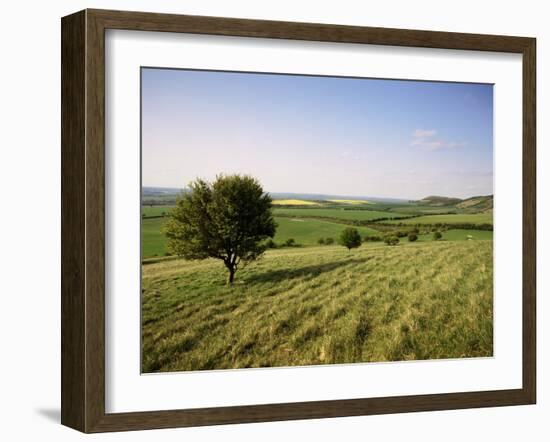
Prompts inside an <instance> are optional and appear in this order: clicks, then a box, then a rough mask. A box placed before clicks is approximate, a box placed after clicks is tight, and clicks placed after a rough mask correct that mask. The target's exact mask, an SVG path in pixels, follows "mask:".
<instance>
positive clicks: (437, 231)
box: [433, 230, 443, 241]
mask: <svg viewBox="0 0 550 442" xmlns="http://www.w3.org/2000/svg"><path fill="white" fill-rule="evenodd" d="M442 237H443V235H442V234H441V232H440V231H439V230H436V231H435V232H434V234H433V238H434V241H439V240H440V239H441V238H442Z"/></svg>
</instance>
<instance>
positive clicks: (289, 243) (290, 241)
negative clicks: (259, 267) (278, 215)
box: [285, 238, 296, 247]
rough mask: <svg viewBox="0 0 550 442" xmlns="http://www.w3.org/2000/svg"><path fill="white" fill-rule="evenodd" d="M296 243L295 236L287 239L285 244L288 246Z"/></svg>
mask: <svg viewBox="0 0 550 442" xmlns="http://www.w3.org/2000/svg"><path fill="white" fill-rule="evenodd" d="M295 244H296V241H294V238H288V239H287V240H286V241H285V246H287V247H292V246H294V245H295Z"/></svg>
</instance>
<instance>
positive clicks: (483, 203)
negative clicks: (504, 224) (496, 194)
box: [456, 195, 493, 213]
mask: <svg viewBox="0 0 550 442" xmlns="http://www.w3.org/2000/svg"><path fill="white" fill-rule="evenodd" d="M456 207H457V208H458V209H460V210H462V211H463V212H465V213H480V212H488V211H491V210H493V196H492V195H489V196H474V197H472V198H468V199H465V200H464V201H461V202H460V203H458V204H457V205H456Z"/></svg>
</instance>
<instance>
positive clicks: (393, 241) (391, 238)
mask: <svg viewBox="0 0 550 442" xmlns="http://www.w3.org/2000/svg"><path fill="white" fill-rule="evenodd" d="M384 242H385V243H386V244H387V245H388V246H395V245H397V244H399V238H398V237H397V236H396V235H394V234H393V233H388V234H386V235H385V236H384Z"/></svg>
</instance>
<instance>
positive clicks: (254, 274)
mask: <svg viewBox="0 0 550 442" xmlns="http://www.w3.org/2000/svg"><path fill="white" fill-rule="evenodd" d="M451 232H452V231H448V232H446V233H447V234H454V233H451ZM142 268H143V286H142V290H143V293H142V355H143V360H142V369H143V371H144V372H158V371H178V370H207V369H212V368H217V369H221V368H243V367H265V366H272V367H273V366H286V365H310V364H331V363H343V362H346V363H349V362H369V361H392V360H407V359H437V358H459V357H477V356H491V355H492V353H493V347H492V345H493V344H492V342H493V335H492V324H493V319H492V318H493V310H492V305H493V304H492V290H493V285H492V284H493V283H492V277H493V270H492V241H487V240H478V241H430V242H417V243H402V244H399V245H397V246H394V247H388V246H384V245H380V244H368V245H366V244H363V245H362V246H361V247H360V248H359V249H356V250H354V251H352V253H351V254H348V252H347V251H346V250H344V249H343V248H342V247H337V246H323V247H306V248H289V249H278V250H269V251H268V252H267V253H266V255H265V257H264V258H263V259H261V260H259V261H258V262H255V263H252V264H250V265H249V266H248V267H247V268H245V269H244V270H242V271H239V272H238V273H237V277H236V282H235V284H234V285H233V286H229V285H226V284H225V279H226V275H225V272H224V269H223V266H222V264H221V263H220V262H219V261H217V260H206V261H200V262H196V261H184V260H180V259H166V260H160V261H159V262H157V263H154V264H146V265H143V267H142Z"/></svg>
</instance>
